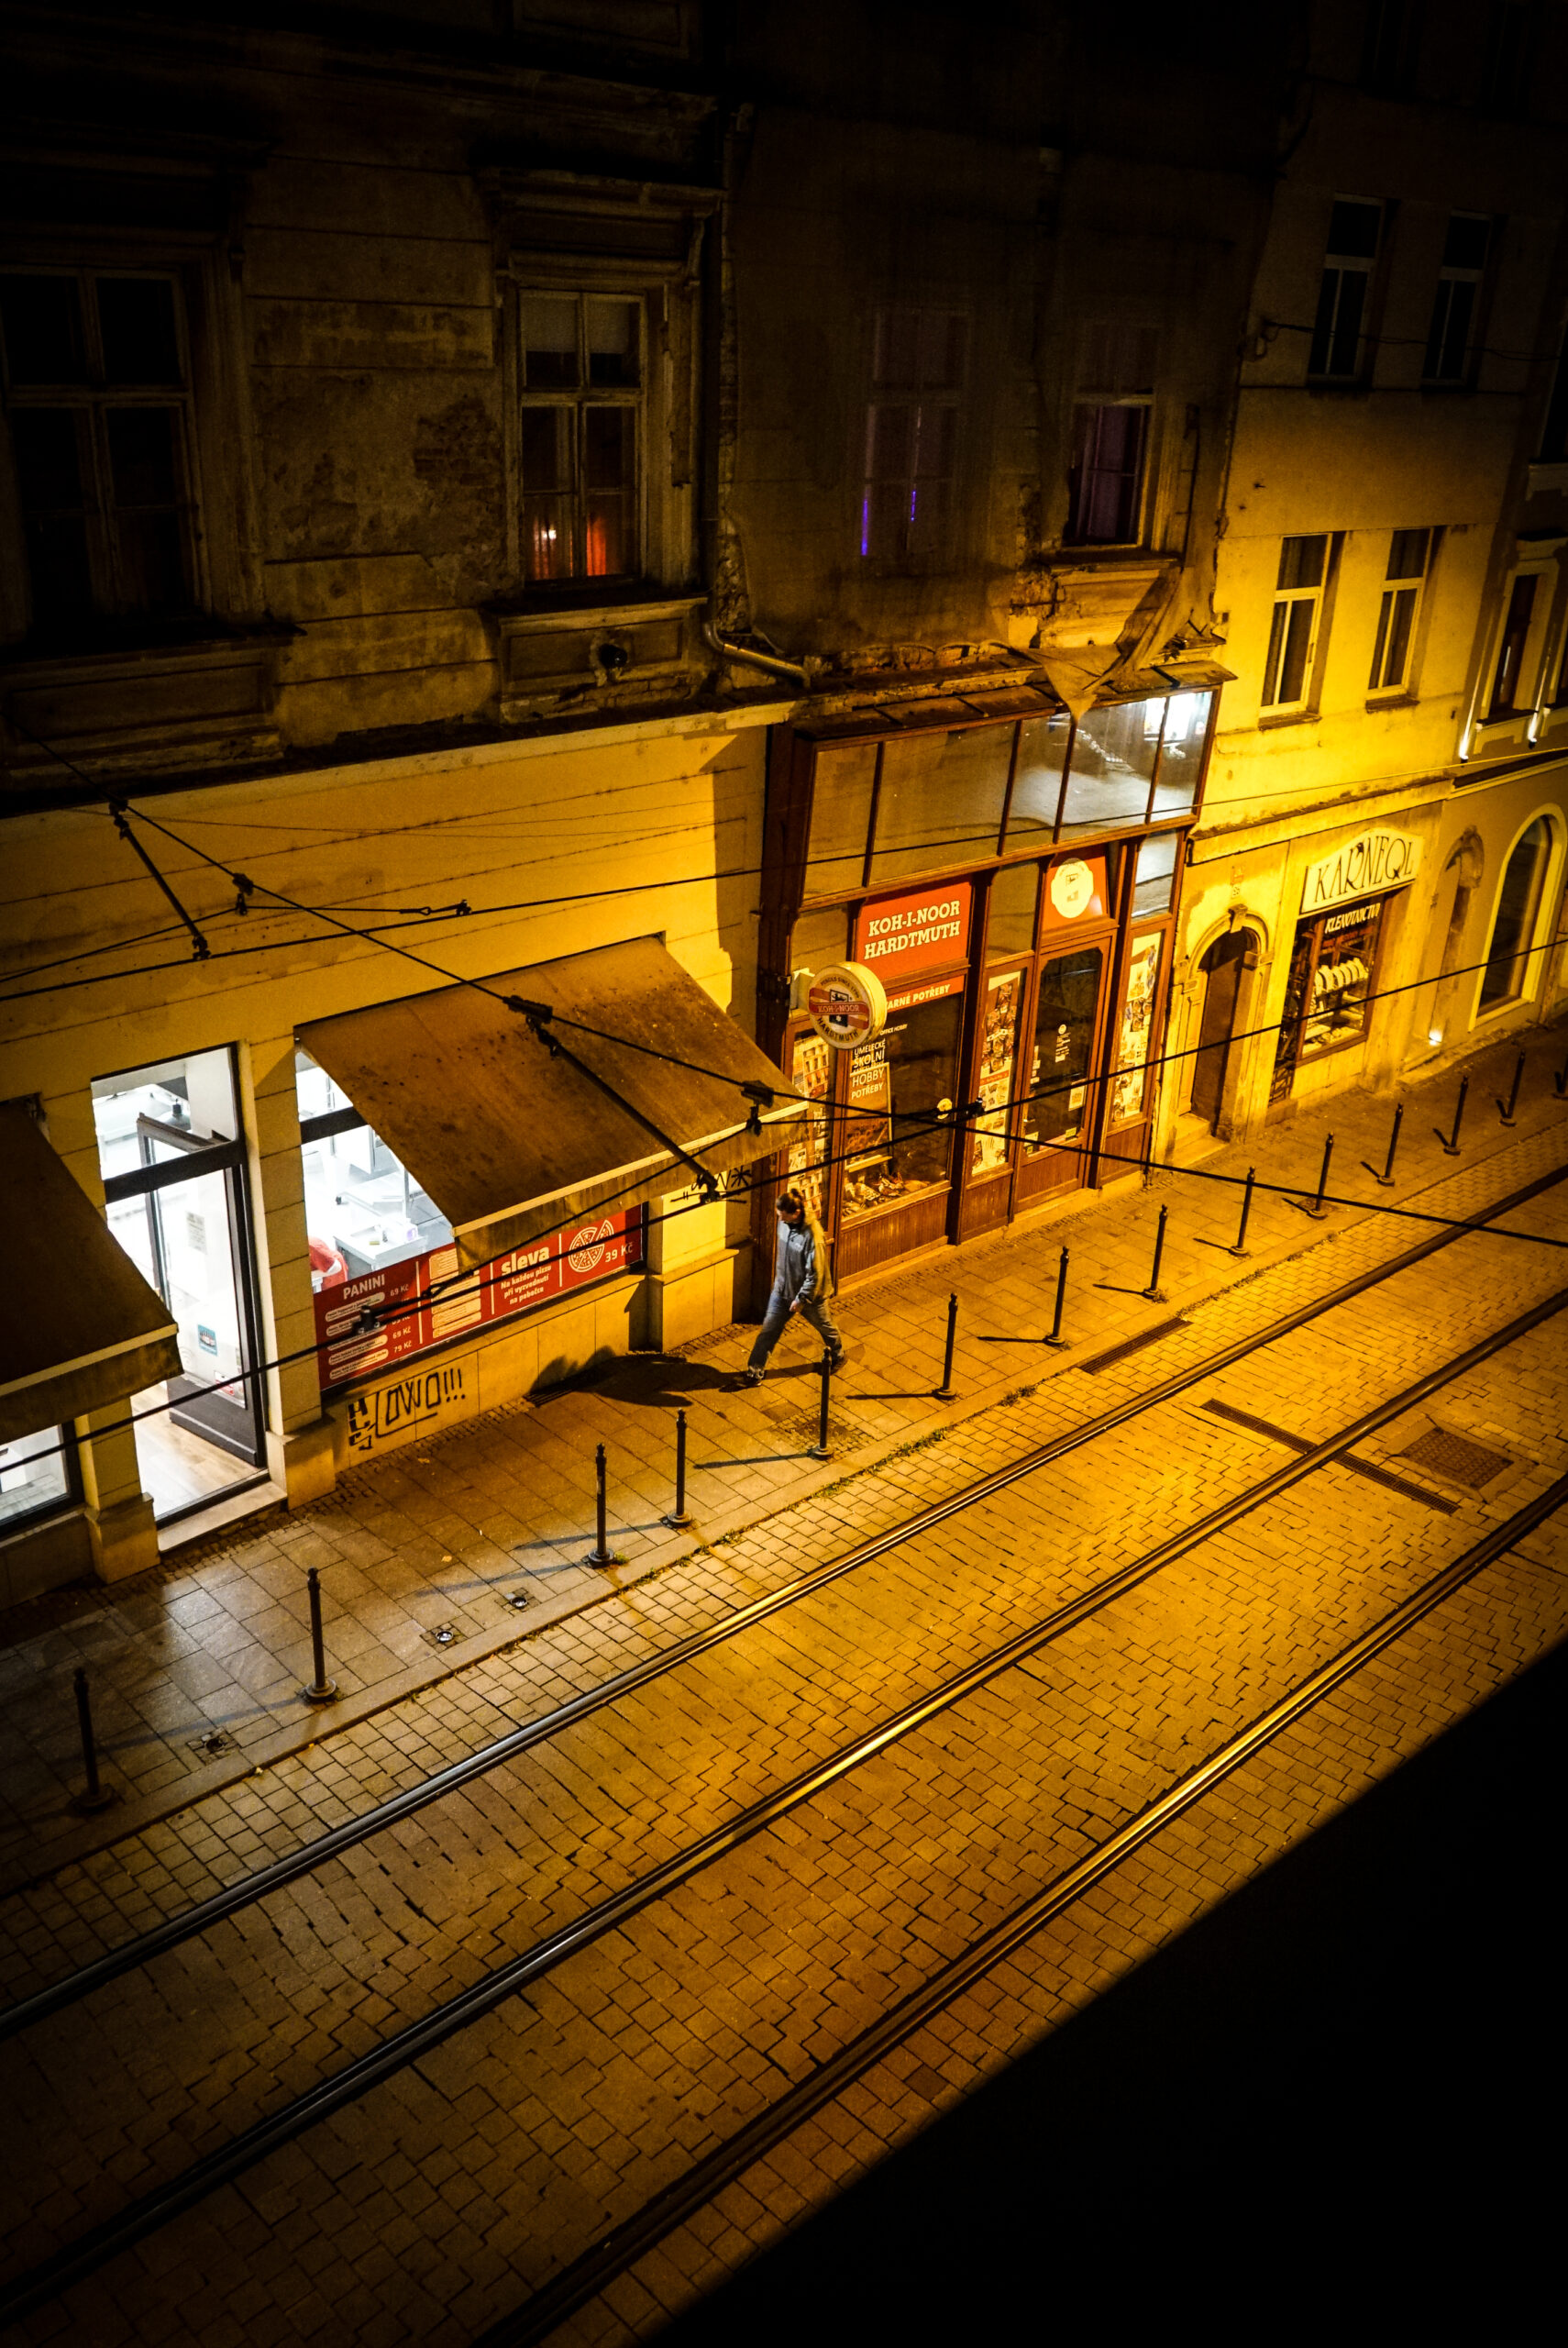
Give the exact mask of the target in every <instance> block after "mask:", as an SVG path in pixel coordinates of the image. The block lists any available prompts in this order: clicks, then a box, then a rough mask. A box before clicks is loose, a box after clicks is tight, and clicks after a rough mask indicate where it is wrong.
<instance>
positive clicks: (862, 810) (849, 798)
mask: <svg viewBox="0 0 1568 2348" xmlns="http://www.w3.org/2000/svg"><path fill="white" fill-rule="evenodd" d="M876 781H877V745H876V743H875V742H853V743H843V744H827V743H824V744H823V747H822V748H821V749H819V750H818V752H817V771H816V782H815V787H814V789H813V791H812V829H811V838H810V841H809V844H808V846H807V848H806V858H807V865H806V894H807V896H808V897H834V896H838V895H840V894H841V893H842V892H844V891H845V890H847V889H858V888H859V886H860V882H861V878H862V875H863V874H864V872H865V869H866V844H867V839H868V838H869V837H870V833H871V797H872V792H873V790H874V788H875V785H876Z"/></svg>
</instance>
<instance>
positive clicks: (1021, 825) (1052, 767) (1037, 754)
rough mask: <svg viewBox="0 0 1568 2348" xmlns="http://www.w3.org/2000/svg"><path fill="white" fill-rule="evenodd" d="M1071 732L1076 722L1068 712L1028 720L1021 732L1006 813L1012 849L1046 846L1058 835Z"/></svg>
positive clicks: (1063, 710) (1009, 844)
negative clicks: (1034, 844) (1059, 810)
mask: <svg viewBox="0 0 1568 2348" xmlns="http://www.w3.org/2000/svg"><path fill="white" fill-rule="evenodd" d="M1072 731H1073V721H1072V719H1071V718H1070V717H1069V716H1068V714H1067V713H1066V710H1065V709H1059V710H1055V711H1053V713H1052V714H1051V715H1050V716H1049V717H1027V718H1025V719H1024V721H1023V724H1022V725H1021V728H1020V729H1019V737H1018V765H1017V768H1016V770H1015V771H1014V774H1013V778H1012V798H1011V800H1010V802H1009V804H1008V811H1007V845H1008V847H1010V848H1018V847H1030V846H1032V843H1033V842H1034V841H1035V840H1036V839H1038V840H1039V841H1040V842H1041V843H1042V845H1043V843H1044V842H1045V841H1047V840H1049V839H1052V838H1053V837H1054V836H1055V830H1056V815H1057V811H1058V809H1059V808H1060V806H1061V803H1062V782H1063V779H1064V777H1065V776H1066V771H1067V744H1068V742H1069V741H1070V739H1071V737H1072Z"/></svg>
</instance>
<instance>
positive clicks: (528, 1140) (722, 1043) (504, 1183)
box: [299, 937, 800, 1268]
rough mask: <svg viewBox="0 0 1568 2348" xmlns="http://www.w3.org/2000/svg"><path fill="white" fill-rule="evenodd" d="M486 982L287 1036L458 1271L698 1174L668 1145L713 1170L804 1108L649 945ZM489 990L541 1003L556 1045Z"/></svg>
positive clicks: (708, 1000) (756, 1150) (774, 1140)
mask: <svg viewBox="0 0 1568 2348" xmlns="http://www.w3.org/2000/svg"><path fill="white" fill-rule="evenodd" d="M484 985H485V987H486V988H487V989H492V990H493V992H484V993H481V992H480V990H479V989H478V988H477V987H471V986H455V987H442V988H439V989H438V990H436V991H434V992H432V993H430V994H422V995H413V996H408V997H405V998H404V999H403V1001H401V1002H387V1003H379V1004H376V1005H374V1006H373V1007H372V1008H370V1009H369V1010H366V1011H350V1012H346V1013H344V1014H343V1015H342V1016H341V1017H340V1018H337V1019H321V1020H316V1021H315V1022H313V1024H311V1025H309V1026H306V1027H302V1028H301V1029H300V1030H299V1041H300V1044H301V1047H302V1048H303V1049H304V1050H305V1051H307V1052H308V1053H309V1054H310V1056H311V1058H313V1059H314V1060H315V1061H317V1062H318V1063H319V1064H320V1066H321V1067H322V1068H324V1069H326V1072H327V1074H328V1075H329V1076H330V1077H331V1078H332V1079H333V1081H334V1082H335V1083H336V1084H337V1085H338V1086H340V1087H341V1089H342V1091H345V1092H346V1093H347V1094H348V1098H349V1100H350V1101H351V1102H353V1103H354V1106H355V1108H356V1109H358V1110H359V1112H360V1113H361V1114H362V1115H363V1117H364V1119H365V1122H366V1124H368V1125H370V1126H372V1127H373V1128H374V1130H375V1131H376V1132H377V1133H378V1134H380V1135H381V1139H382V1140H383V1141H384V1142H385V1143H386V1144H387V1146H388V1147H389V1148H390V1149H392V1151H394V1152H395V1154H396V1155H397V1156H398V1157H400V1158H401V1159H402V1160H403V1164H404V1165H405V1166H406V1167H407V1168H408V1170H409V1172H410V1173H411V1174H412V1175H413V1176H414V1180H416V1181H417V1182H418V1183H419V1185H420V1187H421V1189H422V1190H424V1191H425V1192H426V1193H427V1195H428V1196H429V1197H430V1198H431V1199H433V1200H434V1202H435V1203H436V1205H437V1206H438V1207H439V1208H440V1210H441V1212H442V1213H443V1214H444V1215H445V1216H446V1218H447V1222H448V1223H449V1224H451V1226H452V1231H453V1235H454V1237H455V1238H456V1241H457V1246H458V1259H459V1261H460V1262H461V1263H462V1264H463V1265H464V1266H465V1267H469V1268H472V1267H474V1266H476V1265H480V1264H483V1263H487V1262H488V1261H489V1260H490V1259H491V1257H494V1256H498V1255H502V1254H504V1253H505V1252H506V1251H507V1250H508V1249H509V1248H512V1247H519V1246H526V1244H527V1243H528V1242H529V1241H530V1240H532V1239H536V1238H538V1237H539V1236H541V1235H543V1234H544V1233H546V1232H549V1231H555V1230H558V1229H559V1228H560V1227H561V1226H562V1225H563V1224H570V1223H572V1222H575V1221H577V1220H579V1219H580V1218H581V1217H582V1216H584V1215H586V1214H589V1213H593V1212H594V1211H595V1210H598V1209H611V1208H614V1209H620V1208H624V1207H630V1206H635V1205H637V1204H638V1203H640V1202H642V1201H643V1200H645V1199H652V1198H657V1197H659V1196H661V1195H662V1194H664V1193H666V1192H668V1191H679V1190H683V1189H685V1188H686V1186H687V1185H688V1184H689V1183H690V1182H691V1181H692V1180H694V1179H695V1178H694V1176H693V1174H692V1171H691V1168H690V1167H689V1166H687V1165H684V1164H683V1163H682V1162H681V1159H680V1157H679V1155H677V1154H676V1152H674V1151H672V1150H671V1149H669V1148H668V1147H667V1146H665V1144H666V1143H668V1142H674V1143H676V1144H678V1145H679V1149H680V1150H681V1151H684V1152H686V1153H687V1154H688V1155H689V1156H690V1157H692V1158H695V1159H696V1160H697V1161H698V1162H699V1163H700V1164H701V1165H702V1166H704V1167H706V1168H708V1169H709V1171H710V1172H712V1173H713V1174H721V1175H722V1174H723V1173H725V1172H726V1171H727V1170H728V1169H729V1168H731V1167H734V1166H745V1165H748V1164H749V1163H750V1162H751V1161H752V1160H753V1159H754V1158H757V1157H767V1156H769V1155H771V1154H772V1152H774V1151H775V1150H777V1149H778V1146H779V1144H780V1140H781V1138H782V1137H781V1135H779V1134H778V1131H777V1130H771V1131H770V1130H768V1128H777V1126H778V1124H780V1123H783V1122H785V1121H787V1120H789V1119H790V1118H792V1117H794V1116H796V1115H798V1114H799V1113H800V1103H799V1102H795V1101H792V1100H788V1099H786V1098H784V1097H783V1096H784V1095H785V1093H786V1092H787V1091H788V1087H787V1085H786V1081H785V1079H784V1078H783V1076H782V1075H781V1074H780V1073H779V1071H778V1069H777V1068H775V1066H774V1065H773V1062H772V1061H771V1060H770V1059H768V1058H767V1057H766V1056H765V1055H764V1054H763V1053H762V1052H760V1051H758V1049H757V1047H756V1045H755V1044H753V1043H752V1042H750V1041H749V1039H748V1038H747V1037H746V1036H745V1035H743V1034H742V1032H741V1030H740V1028H739V1027H737V1026H736V1024H735V1023H734V1020H733V1019H728V1018H726V1017H725V1015H724V1013H723V1012H722V1011H721V1010H720V1009H719V1007H718V1005H717V1004H716V1003H715V1002H713V1000H712V996H710V995H708V994H706V993H704V991H703V990H702V989H701V987H700V986H699V985H698V984H697V981H696V980H695V979H692V978H689V977H688V975H687V973H686V972H685V971H684V970H683V969H681V967H680V965H679V962H677V960H676V959H675V958H674V956H673V955H672V954H669V953H667V951H666V950H665V948H664V947H662V946H661V945H660V944H659V942H658V940H657V938H654V937H637V938H633V939H631V940H630V941H629V942H628V943H626V944H624V945H622V946H601V947H595V948H594V949H593V950H592V951H591V952H590V953H586V954H567V955H563V956H562V957H561V958H559V959H558V960H557V961H554V962H536V963H534V964H533V965H531V966H530V967H529V968H528V969H522V970H506V971H503V972H502V973H501V975H500V976H498V977H495V978H487V979H486V980H485V981H484ZM501 995H514V996H516V997H518V998H519V999H520V1000H522V1001H525V1002H530V1003H536V1004H547V1005H549V1006H550V1008H551V1009H552V1010H553V1011H554V1012H555V1013H556V1014H557V1018H556V1023H555V1027H556V1032H557V1033H558V1040H559V1042H560V1044H561V1046H562V1047H563V1048H562V1051H561V1052H560V1053H559V1054H558V1055H555V1054H552V1053H551V1051H550V1048H549V1046H548V1044H547V1042H546V1041H545V1040H544V1036H542V1035H540V1034H536V1032H535V1030H534V1028H533V1026H532V1025H531V1024H529V1022H528V1020H527V1019H525V1018H524V1017H522V1016H520V1015H519V1014H518V1013H516V1012H513V1011H509V1010H507V1009H506V1008H505V1007H504V1005H503V1004H502V1002H498V1001H497V1000H496V997H497V996H501ZM573 1020H580V1021H582V1022H583V1024H584V1025H585V1026H586V1027H590V1028H599V1029H602V1031H603V1035H602V1036H600V1035H587V1034H584V1033H583V1031H582V1028H580V1027H576V1026H573V1025H571V1024H569V1022H570V1021H573ZM546 1032H549V1025H548V1023H546ZM604 1036H625V1037H626V1038H628V1041H627V1042H625V1043H618V1042H606V1041H605V1040H604ZM639 1045H640V1046H643V1047H649V1048H645V1049H641V1050H639V1049H637V1048H635V1047H637V1046H639ZM650 1049H651V1050H652V1051H659V1052H667V1053H669V1054H670V1055H672V1058H673V1060H674V1061H675V1062H679V1061H687V1062H690V1063H691V1065H690V1066H687V1067H681V1066H679V1065H672V1063H671V1060H662V1059H657V1058H652V1057H650ZM568 1054H570V1055H572V1056H573V1057H574V1058H576V1059H578V1060H580V1061H582V1062H584V1063H586V1066H587V1068H588V1069H591V1071H592V1074H591V1075H590V1074H585V1073H584V1071H583V1069H580V1068H577V1067H574V1066H573V1065H572V1059H571V1058H569V1057H568ZM595 1077H597V1078H598V1079H599V1080H600V1082H598V1083H596V1082H595V1081H594V1078H595ZM746 1084H753V1085H759V1086H765V1087H767V1089H768V1090H769V1091H776V1092H777V1093H778V1095H779V1096H780V1097H779V1099H778V1102H777V1104H776V1105H775V1106H774V1107H773V1108H771V1109H768V1108H766V1107H765V1108H763V1109H762V1111H761V1124H762V1126H763V1128H764V1130H763V1131H761V1132H759V1133H748V1132H747V1131H746V1123H747V1120H748V1118H749V1116H750V1113H751V1111H750V1103H749V1102H748V1101H747V1099H746V1098H745V1095H744V1093H743V1092H742V1090H741V1088H742V1086H743V1085H746ZM601 1085H603V1086H607V1087H609V1088H610V1090H609V1091H604V1090H602V1089H601ZM612 1093H613V1094H616V1095H619V1099H613V1098H612V1097H611V1095H612ZM623 1104H624V1105H623Z"/></svg>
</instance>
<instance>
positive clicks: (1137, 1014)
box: [1109, 930, 1165, 1125]
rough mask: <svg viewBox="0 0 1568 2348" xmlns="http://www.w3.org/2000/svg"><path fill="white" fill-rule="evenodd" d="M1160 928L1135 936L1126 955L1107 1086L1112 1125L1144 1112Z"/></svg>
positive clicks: (1149, 1074) (1161, 940)
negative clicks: (1114, 1073) (1124, 982)
mask: <svg viewBox="0 0 1568 2348" xmlns="http://www.w3.org/2000/svg"><path fill="white" fill-rule="evenodd" d="M1164 946H1165V936H1164V934H1163V932H1161V931H1160V930H1155V931H1154V935H1153V936H1149V937H1135V938H1134V939H1133V941H1132V949H1131V951H1130V952H1129V954H1128V957H1127V991H1126V994H1125V995H1124V996H1123V998H1122V1004H1121V1031H1120V1033H1119V1034H1118V1036H1117V1038H1116V1067H1117V1069H1118V1071H1119V1073H1118V1075H1117V1077H1116V1079H1115V1081H1114V1082H1113V1084H1112V1085H1111V1088H1110V1120H1109V1122H1110V1124H1113V1125H1124V1124H1131V1123H1132V1120H1133V1118H1135V1117H1141V1116H1142V1115H1143V1103H1144V1102H1145V1100H1146V1099H1147V1097H1148V1093H1149V1088H1150V1080H1151V1077H1152V1074H1153V1071H1152V1069H1150V1067H1149V1065H1148V1062H1149V1056H1150V1054H1151V1052H1152V1051H1153V1050H1154V999H1155V996H1156V995H1157V993H1158V991H1159V984H1160V956H1161V952H1162V950H1163V948H1164Z"/></svg>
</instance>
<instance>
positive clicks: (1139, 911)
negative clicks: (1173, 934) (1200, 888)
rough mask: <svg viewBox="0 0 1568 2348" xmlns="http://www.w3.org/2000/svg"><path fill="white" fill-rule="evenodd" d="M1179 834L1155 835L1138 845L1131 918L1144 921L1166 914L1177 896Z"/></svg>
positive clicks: (1165, 833)
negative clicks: (1173, 898) (1150, 917)
mask: <svg viewBox="0 0 1568 2348" xmlns="http://www.w3.org/2000/svg"><path fill="white" fill-rule="evenodd" d="M1180 846H1181V838H1180V836H1179V834H1177V833H1176V832H1163V833H1156V834H1155V835H1154V837H1153V838H1152V839H1146V840H1140V841H1139V843H1138V869H1137V871H1136V872H1135V873H1134V874H1133V876H1132V918H1133V920H1134V921H1144V920H1147V919H1148V917H1149V916H1150V915H1151V914H1168V913H1169V911H1170V909H1171V899H1172V897H1173V896H1174V895H1175V893H1176V850H1177V849H1178V848H1179V847H1180Z"/></svg>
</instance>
